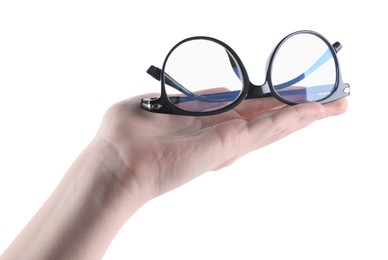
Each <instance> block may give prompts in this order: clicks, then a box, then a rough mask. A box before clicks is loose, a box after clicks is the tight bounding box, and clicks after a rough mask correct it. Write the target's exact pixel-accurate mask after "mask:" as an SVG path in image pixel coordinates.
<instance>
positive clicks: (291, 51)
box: [141, 30, 350, 116]
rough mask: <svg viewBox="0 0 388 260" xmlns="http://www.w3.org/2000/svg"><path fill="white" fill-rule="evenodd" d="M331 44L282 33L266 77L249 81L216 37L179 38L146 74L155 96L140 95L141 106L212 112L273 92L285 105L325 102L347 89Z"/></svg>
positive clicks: (165, 110) (313, 37)
mask: <svg viewBox="0 0 388 260" xmlns="http://www.w3.org/2000/svg"><path fill="white" fill-rule="evenodd" d="M341 48H342V46H341V44H340V43H339V42H335V43H334V44H333V45H331V44H330V43H329V41H328V40H327V39H326V38H324V37H323V36H322V35H320V34H319V33H317V32H314V31H307V30H304V31H297V32H294V33H291V34H289V35H288V36H286V37H285V38H283V39H282V40H281V41H280V42H279V43H278V45H277V46H276V47H275V49H274V50H273V52H272V54H271V55H270V56H269V59H268V62H267V73H266V80H265V83H264V84H263V85H254V84H252V83H251V82H250V80H249V78H248V73H247V71H246V69H245V67H244V65H243V63H242V61H241V59H240V58H239V57H238V55H237V54H236V52H235V51H234V50H233V49H232V48H231V47H229V46H228V45H227V44H225V43H223V42H222V41H220V40H217V39H214V38H211V37H206V36H196V37H191V38H187V39H185V40H182V41H181V42H179V43H178V44H176V45H175V46H174V47H173V48H172V49H171V50H170V52H169V53H168V54H167V57H166V59H165V60H164V63H163V67H162V69H159V68H157V67H155V66H151V67H150V68H149V69H148V70H147V73H148V74H150V75H151V76H153V77H154V78H155V79H157V80H160V81H161V94H160V96H159V97H152V98H144V99H142V101H141V107H142V108H143V109H145V110H148V111H151V112H156V113H164V114H175V115H192V116H201V115H214V114H219V113H223V112H226V111H228V110H230V109H232V108H234V107H236V106H237V105H238V104H239V103H241V102H242V101H243V100H244V99H252V98H261V97H268V96H273V97H275V98H277V99H278V100H280V101H282V102H284V103H286V104H289V105H294V104H299V103H304V102H319V103H322V104H323V103H328V102H331V101H334V100H337V99H340V98H343V97H346V96H348V95H349V94H350V85H349V84H347V83H344V82H343V81H342V77H341V73H340V68H339V63H338V59H337V55H336V53H337V52H338V51H339V50H340V49H341Z"/></svg>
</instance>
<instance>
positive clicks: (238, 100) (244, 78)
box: [160, 36, 250, 116]
mask: <svg viewBox="0 0 388 260" xmlns="http://www.w3.org/2000/svg"><path fill="white" fill-rule="evenodd" d="M195 40H207V41H211V42H214V43H216V44H218V45H221V46H222V47H224V48H225V49H226V50H227V51H228V52H229V53H230V54H231V55H232V56H233V58H234V59H235V60H236V62H237V65H238V66H239V68H240V70H241V76H242V83H243V86H242V90H241V92H240V94H239V96H238V97H237V98H236V99H235V100H234V101H233V102H232V103H230V104H228V105H227V106H225V107H222V108H219V109H215V110H210V111H199V112H198V111H188V110H184V109H181V108H179V107H177V106H175V105H174V104H172V103H171V101H170V99H169V97H168V95H167V91H166V86H165V73H164V72H165V68H166V65H167V62H168V59H169V57H170V55H171V54H172V53H173V52H174V50H176V49H177V48H178V47H179V46H180V45H182V44H184V43H186V42H189V41H195ZM160 82H161V95H160V99H161V101H163V104H162V105H164V106H167V107H165V109H167V110H169V111H171V112H172V113H173V114H179V115H195V116H196V115H204V116H206V115H215V114H220V113H223V112H226V111H229V110H231V109H233V108H235V107H236V106H238V105H239V104H240V103H241V102H242V101H243V100H244V99H245V97H246V96H247V94H248V90H249V88H248V87H249V83H250V80H249V77H248V73H247V71H246V69H245V67H244V64H243V63H242V61H241V59H240V57H239V56H238V55H237V53H236V52H235V51H234V50H233V49H232V48H231V47H230V46H229V45H227V44H226V43H224V42H223V41H221V40H218V39H216V38H213V37H210V36H192V37H188V38H186V39H183V40H181V41H180V42H178V43H177V44H176V45H175V46H174V47H172V49H171V50H170V51H169V52H168V54H167V56H166V58H165V60H164V62H163V65H162V69H161V78H160Z"/></svg>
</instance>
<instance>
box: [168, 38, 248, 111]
mask: <svg viewBox="0 0 388 260" xmlns="http://www.w3.org/2000/svg"><path fill="white" fill-rule="evenodd" d="M164 71H165V77H164V82H165V89H166V93H167V96H168V98H169V100H170V102H171V103H172V104H174V105H175V106H176V107H178V108H180V109H182V110H185V111H192V112H204V111H213V110H218V109H221V108H223V107H226V106H228V105H230V104H231V103H233V102H234V101H235V100H236V99H237V98H238V97H239V95H240V94H241V91H242V89H243V86H244V84H243V82H242V80H241V79H240V78H242V77H241V71H240V68H239V67H238V66H237V63H236V61H235V59H234V57H233V56H232V55H231V54H230V53H229V52H228V51H227V50H226V49H225V48H224V47H223V46H221V45H220V44H218V43H216V42H213V41H209V40H203V39H197V40H191V41H187V42H184V43H182V44H181V45H179V46H178V47H177V48H176V49H175V50H174V51H173V52H172V53H171V54H170V56H169V58H168V60H167V63H166V65H165V70H164Z"/></svg>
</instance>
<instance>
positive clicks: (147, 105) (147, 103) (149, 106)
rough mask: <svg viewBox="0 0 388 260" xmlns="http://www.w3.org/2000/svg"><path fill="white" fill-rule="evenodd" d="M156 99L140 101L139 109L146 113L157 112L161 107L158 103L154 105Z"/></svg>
mask: <svg viewBox="0 0 388 260" xmlns="http://www.w3.org/2000/svg"><path fill="white" fill-rule="evenodd" d="M156 100H158V98H143V99H142V100H141V107H142V108H143V109H145V110H148V111H154V110H159V109H161V108H162V105H161V104H159V103H155V101H156Z"/></svg>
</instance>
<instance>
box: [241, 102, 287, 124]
mask: <svg viewBox="0 0 388 260" xmlns="http://www.w3.org/2000/svg"><path fill="white" fill-rule="evenodd" d="M284 106H286V104H284V103H283V102H281V101H279V100H278V99H276V98H274V97H265V98H255V99H247V100H244V101H243V102H242V103H241V104H239V105H238V106H237V107H236V108H235V109H234V111H236V112H237V113H238V114H239V115H241V116H242V117H244V118H246V119H251V118H253V117H254V116H257V115H258V114H260V113H263V112H265V111H268V110H274V109H278V108H281V107H284Z"/></svg>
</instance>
